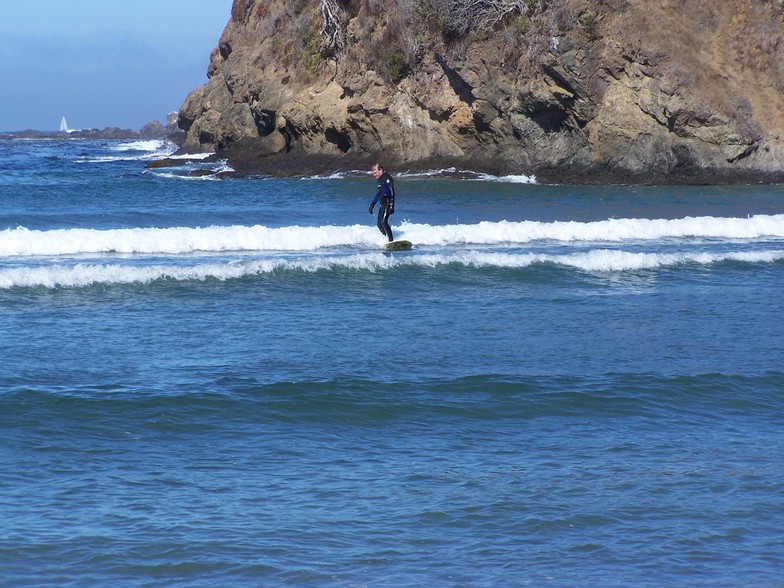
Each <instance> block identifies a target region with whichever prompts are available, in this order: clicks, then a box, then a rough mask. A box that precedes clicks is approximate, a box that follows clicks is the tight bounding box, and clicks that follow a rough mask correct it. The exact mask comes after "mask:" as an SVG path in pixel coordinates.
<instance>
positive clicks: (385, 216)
mask: <svg viewBox="0 0 784 588" xmlns="http://www.w3.org/2000/svg"><path fill="white" fill-rule="evenodd" d="M389 209H390V207H389V206H388V205H387V206H384V207H383V208H382V209H381V210H379V211H378V228H379V229H381V232H382V233H384V235H386V238H387V239H389V240H390V241H394V238H393V237H392V227H390V226H389Z"/></svg>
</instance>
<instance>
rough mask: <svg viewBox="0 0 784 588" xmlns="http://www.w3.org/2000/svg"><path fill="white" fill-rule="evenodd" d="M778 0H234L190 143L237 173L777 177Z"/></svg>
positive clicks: (783, 9) (783, 4) (197, 97)
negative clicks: (379, 170)
mask: <svg viewBox="0 0 784 588" xmlns="http://www.w3.org/2000/svg"><path fill="white" fill-rule="evenodd" d="M782 55H784V0H721V2H716V1H715V0H678V1H675V0H661V1H659V2H648V1H647V0H559V1H557V2H556V1H554V0H549V1H547V0H485V1H484V2H469V1H468V0H390V1H388V2H382V1H381V0H312V1H308V0H295V1H284V0H234V5H233V8H232V13H231V20H230V22H229V23H228V25H227V26H226V29H225V30H224V32H223V35H222V36H221V39H220V41H219V44H218V46H217V47H216V49H215V50H214V51H213V53H212V55H211V58H210V65H209V69H208V77H209V81H208V83H207V84H206V85H204V86H203V87H201V88H198V89H197V90H195V91H194V92H192V93H191V94H190V95H189V96H188V98H187V100H186V101H185V103H184V104H183V106H182V108H181V109H180V112H179V125H180V127H181V128H182V129H183V130H185V131H186V133H187V136H186V139H185V141H184V143H183V151H204V150H212V151H216V152H218V153H220V154H221V156H223V157H228V158H229V160H230V162H231V164H232V165H233V166H234V167H235V169H237V170H238V172H240V173H244V172H254V171H262V172H266V173H273V174H274V173H300V172H301V173H311V172H313V171H329V170H335V169H357V168H363V166H367V165H369V163H370V162H371V161H372V160H375V159H382V160H383V161H384V162H388V163H387V166H388V167H392V168H393V169H401V168H405V169H420V168H426V167H443V166H457V167H458V168H461V169H474V170H484V171H490V172H495V173H509V172H514V173H526V174H534V175H536V176H537V177H539V178H540V180H544V181H617V182H668V181H669V182H714V181H782V179H784V99H782V96H784V60H782V58H781V57H782Z"/></svg>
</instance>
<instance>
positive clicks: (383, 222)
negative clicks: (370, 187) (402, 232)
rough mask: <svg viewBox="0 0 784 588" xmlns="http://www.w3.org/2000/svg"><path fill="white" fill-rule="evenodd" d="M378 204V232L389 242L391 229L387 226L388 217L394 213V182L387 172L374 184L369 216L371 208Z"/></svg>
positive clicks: (371, 211) (391, 238)
mask: <svg viewBox="0 0 784 588" xmlns="http://www.w3.org/2000/svg"><path fill="white" fill-rule="evenodd" d="M376 202H378V206H379V208H378V221H377V224H378V230H379V231H381V234H382V235H384V236H385V237H386V238H387V239H389V240H390V241H393V240H394V238H393V237H392V229H391V228H390V226H389V215H390V214H394V212H395V182H394V181H393V180H392V176H390V175H389V174H388V173H387V172H384V173H383V174H382V175H381V177H379V178H378V183H377V184H376V195H375V196H374V197H373V202H371V203H370V209H369V210H370V214H373V207H374V206H375V205H376Z"/></svg>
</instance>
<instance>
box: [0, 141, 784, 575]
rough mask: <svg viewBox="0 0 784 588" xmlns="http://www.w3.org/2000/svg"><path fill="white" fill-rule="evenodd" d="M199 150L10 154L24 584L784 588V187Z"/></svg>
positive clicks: (11, 394) (9, 301)
mask: <svg viewBox="0 0 784 588" xmlns="http://www.w3.org/2000/svg"><path fill="white" fill-rule="evenodd" d="M173 151H174V147H173V146H171V145H169V144H167V143H165V142H161V141H145V142H142V141H139V142H123V141H109V142H107V141H85V140H49V141H46V140H40V141H39V140H6V141H0V353H1V355H0V357H2V362H0V431H1V435H0V457H1V458H2V459H0V464H1V465H0V521H2V522H1V523H0V528H2V533H0V584H2V585H3V586H13V587H16V586H25V587H32V586H58V587H62V586H79V587H81V586H130V587H137V586H138V587H158V586H161V587H163V586H166V587H186V586H187V587H191V586H194V587H196V586H314V587H316V586H318V587H322V586H327V587H329V586H335V587H338V586H340V587H343V586H396V587H397V586H439V587H440V586H471V587H475V586H476V587H481V586H487V587H499V586H506V587H513V586H515V587H516V586H657V587H658V586H733V587H734V586H784V535H783V534H782V529H783V528H784V459H782V458H783V456H784V434H783V433H784V370H783V369H782V365H784V364H783V363H782V361H783V358H784V320H782V310H784V186H764V185H753V186H699V187H694V186H692V187H684V186H666V187H664V186H663V187H637V186H562V185H543V184H540V183H537V182H536V179H535V178H533V177H526V176H524V175H520V176H513V177H491V176H486V175H481V174H476V173H462V172H465V170H433V172H432V173H426V174H407V173H406V172H405V171H404V170H394V169H392V170H388V171H390V172H391V173H392V175H393V177H394V178H395V182H396V188H397V193H398V196H397V205H396V209H397V210H396V213H395V214H394V215H393V216H392V218H391V221H392V222H391V224H392V227H393V230H394V231H395V237H396V238H402V239H408V240H410V241H412V242H413V243H414V249H413V250H411V251H405V252H395V253H387V252H384V251H382V250H381V245H382V243H383V237H382V236H381V234H380V233H379V232H378V230H377V229H376V227H375V217H374V216H370V215H369V214H368V211H367V208H368V204H369V203H370V200H371V199H372V196H373V192H374V189H375V181H374V180H373V178H372V177H371V176H370V173H369V170H357V171H356V172H352V173H342V174H335V175H333V176H330V177H308V178H296V179H274V178H265V177H254V178H245V179H240V178H235V179H224V180H221V179H216V178H217V176H216V175H215V173H214V172H220V171H225V170H226V169H227V165H226V164H225V163H208V162H207V161H206V160H204V159H201V160H196V161H195V162H188V161H186V160H183V161H182V165H181V166H178V167H172V168H160V169H148V168H146V163H147V162H148V161H151V160H153V159H157V158H161V157H164V156H166V155H170V154H171V153H172V152H173ZM194 170H200V173H201V174H206V175H199V176H198V177H196V176H193V175H190V172H192V171H194ZM456 171H457V172H461V173H455V172H456Z"/></svg>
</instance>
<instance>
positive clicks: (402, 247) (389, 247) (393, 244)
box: [384, 239, 413, 251]
mask: <svg viewBox="0 0 784 588" xmlns="http://www.w3.org/2000/svg"><path fill="white" fill-rule="evenodd" d="M412 247H413V244H412V243H411V241H406V240H405V239H398V240H397V241H390V242H389V243H384V251H408V250H409V249H411V248H412Z"/></svg>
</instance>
